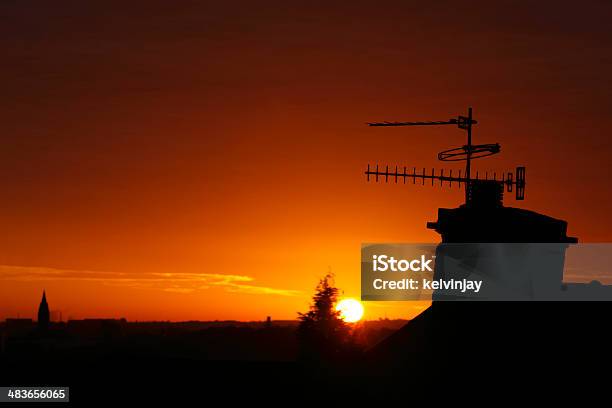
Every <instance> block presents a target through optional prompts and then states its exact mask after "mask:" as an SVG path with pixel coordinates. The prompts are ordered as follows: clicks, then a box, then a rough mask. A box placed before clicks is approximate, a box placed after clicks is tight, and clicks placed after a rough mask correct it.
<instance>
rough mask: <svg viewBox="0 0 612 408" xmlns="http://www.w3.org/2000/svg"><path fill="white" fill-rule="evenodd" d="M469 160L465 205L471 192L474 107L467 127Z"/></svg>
mask: <svg viewBox="0 0 612 408" xmlns="http://www.w3.org/2000/svg"><path fill="white" fill-rule="evenodd" d="M467 149H468V151H467V160H466V162H465V178H466V181H465V203H466V204H467V203H468V197H469V191H470V170H471V159H472V107H471V106H470V107H469V108H468V125H467Z"/></svg>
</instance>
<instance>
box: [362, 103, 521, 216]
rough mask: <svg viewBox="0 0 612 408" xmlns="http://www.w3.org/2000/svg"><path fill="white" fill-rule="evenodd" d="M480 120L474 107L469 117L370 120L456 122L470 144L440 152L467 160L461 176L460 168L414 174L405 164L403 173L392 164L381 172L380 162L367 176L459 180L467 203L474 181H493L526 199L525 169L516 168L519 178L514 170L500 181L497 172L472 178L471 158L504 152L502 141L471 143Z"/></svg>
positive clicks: (441, 156) (440, 156) (444, 157)
mask: <svg viewBox="0 0 612 408" xmlns="http://www.w3.org/2000/svg"><path fill="white" fill-rule="evenodd" d="M477 123H478V122H477V121H476V120H474V118H473V116H472V108H471V107H469V108H468V113H467V116H461V115H459V116H457V118H451V119H449V120H446V121H429V122H371V123H368V125H369V126H438V125H457V127H458V128H459V129H462V130H465V131H466V132H467V143H466V144H465V145H463V146H461V147H455V148H452V149H448V150H444V151H442V152H440V153H438V160H441V161H465V175H464V177H461V171H459V177H453V176H452V170H451V173H450V176H444V171H443V170H442V171H441V172H440V175H439V176H436V175H435V171H434V170H433V169H432V173H431V176H430V175H426V174H425V169H423V173H422V174H416V168H414V169H413V172H412V173H407V172H406V168H405V167H404V171H403V173H398V171H397V166H396V168H395V172H394V173H390V172H389V166H387V167H386V170H385V172H384V173H383V172H379V171H378V165H377V166H376V171H371V170H370V165H368V169H367V171H366V175H367V177H368V181H369V179H370V175H375V176H376V181H378V178H379V176H385V181H388V179H389V176H392V177H395V181H396V182H397V179H398V177H400V178H403V179H404V183H405V182H406V177H408V178H412V179H413V183H415V182H416V179H417V178H419V179H422V180H423V184H424V183H425V179H426V178H429V179H431V181H432V185H433V183H434V180H440V183H442V182H443V181H448V182H449V183H450V185H452V182H453V181H455V182H458V183H459V186H461V184H462V183H464V184H465V187H466V189H465V202H466V204H468V203H469V202H470V199H471V198H470V197H471V194H472V187H473V184H474V182H475V180H478V182H480V183H482V182H490V183H493V184H495V183H498V184H499V185H500V186H501V193H502V194H503V187H504V186H506V187H507V189H508V191H509V192H510V191H512V186H513V185H514V186H516V199H517V200H523V199H524V192H525V168H524V167H517V168H516V179H514V178H513V175H512V173H511V172H508V174H507V176H506V175H505V174H502V178H501V180H497V176H496V174H495V173H494V176H493V179H489V178H488V175H487V176H486V178H485V180H480V179H479V178H478V173H476V178H475V179H474V178H472V159H479V158H481V157H487V156H491V155H494V154H497V153H499V152H500V151H501V146H500V145H499V143H490V144H479V145H475V144H472V125H475V124H477Z"/></svg>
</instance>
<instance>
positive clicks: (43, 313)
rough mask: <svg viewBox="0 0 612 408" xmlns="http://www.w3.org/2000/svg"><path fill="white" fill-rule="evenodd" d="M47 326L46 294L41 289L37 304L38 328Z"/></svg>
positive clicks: (47, 308) (47, 306)
mask: <svg viewBox="0 0 612 408" xmlns="http://www.w3.org/2000/svg"><path fill="white" fill-rule="evenodd" d="M48 327H49V305H48V304H47V294H46V293H45V291H44V290H43V295H42V300H41V301H40V306H38V328H39V329H41V330H45V329H47V328H48Z"/></svg>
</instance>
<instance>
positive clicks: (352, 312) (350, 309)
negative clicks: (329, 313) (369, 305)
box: [336, 299, 363, 323]
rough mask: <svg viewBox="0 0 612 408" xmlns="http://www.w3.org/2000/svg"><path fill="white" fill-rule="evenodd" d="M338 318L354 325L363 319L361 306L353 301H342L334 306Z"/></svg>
mask: <svg viewBox="0 0 612 408" xmlns="http://www.w3.org/2000/svg"><path fill="white" fill-rule="evenodd" d="M336 310H337V311H339V312H340V317H341V318H342V320H344V321H345V322H347V323H355V322H358V321H359V320H361V318H362V317H363V305H362V304H361V302H359V301H357V300H355V299H343V300H341V301H340V302H338V304H337V305H336Z"/></svg>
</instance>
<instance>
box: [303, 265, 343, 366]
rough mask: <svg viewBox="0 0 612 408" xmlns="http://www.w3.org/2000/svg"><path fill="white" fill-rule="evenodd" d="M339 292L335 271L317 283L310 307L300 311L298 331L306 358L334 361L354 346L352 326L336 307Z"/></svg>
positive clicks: (309, 359) (323, 361)
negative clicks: (335, 280)
mask: <svg viewBox="0 0 612 408" xmlns="http://www.w3.org/2000/svg"><path fill="white" fill-rule="evenodd" d="M338 292H339V290H338V288H336V287H335V286H334V277H333V275H332V274H330V273H328V274H327V275H325V276H324V277H323V278H322V279H321V280H320V281H319V284H318V285H317V288H316V292H315V294H314V296H313V297H312V301H313V302H312V305H311V307H310V310H309V311H308V312H306V313H298V315H299V320H300V324H299V327H298V332H297V334H298V342H299V346H300V357H301V359H302V360H308V361H316V362H321V363H325V362H332V361H334V360H338V359H340V358H342V357H343V356H344V354H345V353H346V352H348V351H349V350H350V349H352V347H353V344H352V340H351V328H350V327H349V326H348V325H347V324H346V323H345V322H344V321H343V320H342V319H341V318H340V312H338V311H336V309H335V306H336V302H337V300H338Z"/></svg>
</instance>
